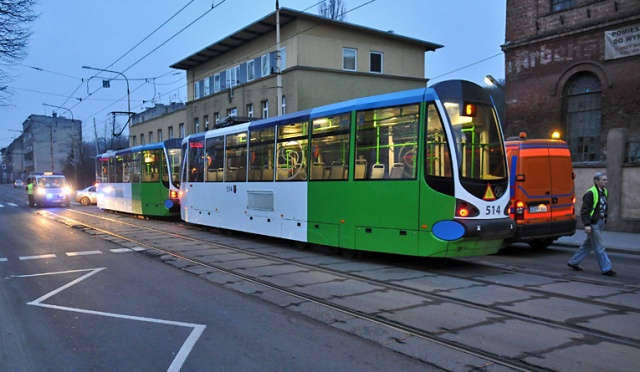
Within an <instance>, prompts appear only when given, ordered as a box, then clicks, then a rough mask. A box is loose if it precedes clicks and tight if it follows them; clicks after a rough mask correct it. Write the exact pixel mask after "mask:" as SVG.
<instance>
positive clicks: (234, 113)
mask: <svg viewBox="0 0 640 372" xmlns="http://www.w3.org/2000/svg"><path fill="white" fill-rule="evenodd" d="M227 116H238V108H237V107H234V108H230V109H227Z"/></svg>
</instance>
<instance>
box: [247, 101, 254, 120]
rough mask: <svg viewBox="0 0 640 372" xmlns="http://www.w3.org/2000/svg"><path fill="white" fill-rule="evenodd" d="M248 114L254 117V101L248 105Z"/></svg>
mask: <svg viewBox="0 0 640 372" xmlns="http://www.w3.org/2000/svg"><path fill="white" fill-rule="evenodd" d="M247 116H248V117H250V118H252V117H253V103H250V104H248V105H247Z"/></svg>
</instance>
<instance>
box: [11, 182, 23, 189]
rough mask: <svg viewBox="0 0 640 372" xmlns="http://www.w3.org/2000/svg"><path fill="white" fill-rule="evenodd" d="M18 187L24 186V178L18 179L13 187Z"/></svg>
mask: <svg viewBox="0 0 640 372" xmlns="http://www.w3.org/2000/svg"><path fill="white" fill-rule="evenodd" d="M16 187H24V182H23V181H22V180H16V182H14V183H13V188H14V189H15V188H16Z"/></svg>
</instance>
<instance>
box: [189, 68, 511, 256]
mask: <svg viewBox="0 0 640 372" xmlns="http://www.w3.org/2000/svg"><path fill="white" fill-rule="evenodd" d="M182 149H183V161H182V175H181V183H180V190H181V199H180V202H181V217H182V219H183V220H185V221H186V222H190V223H194V224H200V225H206V226H214V227H219V228H224V229H230V230H240V231H246V232H251V233H256V234H262V235H268V236H274V237H280V238H284V239H291V240H295V241H299V242H305V243H315V244H323V245H329V246H334V247H338V248H341V249H342V250H343V251H344V252H345V253H349V254H351V253H352V252H354V251H357V250H361V251H375V252H386V253H396V254H403V255H413V256H432V257H457V256H472V255H484V254H491V253H495V252H497V251H498V250H499V249H500V248H502V247H503V246H504V245H505V240H506V239H508V238H509V237H511V236H512V235H513V233H514V228H515V224H514V222H513V220H512V219H511V218H509V216H508V212H509V208H508V206H509V192H508V190H509V180H508V177H507V167H506V157H505V150H504V143H503V137H502V132H501V129H500V126H499V123H498V119H497V115H496V112H495V109H494V106H493V104H492V101H491V98H490V97H489V96H488V94H487V93H486V92H485V91H484V89H482V88H481V87H480V86H478V85H476V84H473V83H470V82H467V81H460V80H454V81H447V82H442V83H438V84H435V85H434V86H432V87H429V88H424V89H416V90H411V91H405V92H397V93H391V94H385V95H379V96H372V97H365V98H360V99H354V100H351V101H347V102H341V103H336V104H332V105H327V106H323V107H318V108H314V109H311V110H306V111H301V112H296V113H292V114H287V115H283V116H280V117H275V118H268V119H262V120H257V121H254V122H251V123H246V124H240V125H236V126H232V127H225V128H216V129H213V130H210V131H208V132H206V133H199V134H195V135H191V136H189V137H187V138H185V139H184V140H183V142H182Z"/></svg>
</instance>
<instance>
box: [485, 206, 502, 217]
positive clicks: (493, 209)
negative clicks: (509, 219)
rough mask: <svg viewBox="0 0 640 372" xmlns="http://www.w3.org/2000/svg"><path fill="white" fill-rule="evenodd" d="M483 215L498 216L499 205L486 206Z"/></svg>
mask: <svg viewBox="0 0 640 372" xmlns="http://www.w3.org/2000/svg"><path fill="white" fill-rule="evenodd" d="M484 214H486V215H493V214H500V206H499V205H487V208H486V209H485V212H484Z"/></svg>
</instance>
